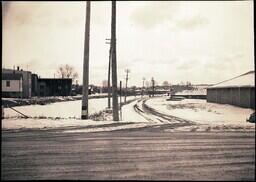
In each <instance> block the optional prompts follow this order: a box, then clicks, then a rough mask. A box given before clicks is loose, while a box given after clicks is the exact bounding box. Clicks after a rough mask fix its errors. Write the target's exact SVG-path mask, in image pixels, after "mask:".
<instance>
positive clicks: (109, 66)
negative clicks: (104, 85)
mask: <svg viewBox="0 0 256 182" xmlns="http://www.w3.org/2000/svg"><path fill="white" fill-rule="evenodd" d="M106 40H110V39H106ZM106 44H110V47H109V62H108V108H110V107H111V104H110V96H111V93H110V75H111V74H110V73H111V71H110V70H111V54H112V52H111V42H106Z"/></svg>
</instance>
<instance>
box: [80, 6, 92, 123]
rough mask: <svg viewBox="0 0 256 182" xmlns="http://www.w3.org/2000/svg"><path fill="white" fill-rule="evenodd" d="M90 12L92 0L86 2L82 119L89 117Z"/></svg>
mask: <svg viewBox="0 0 256 182" xmlns="http://www.w3.org/2000/svg"><path fill="white" fill-rule="evenodd" d="M90 13H91V2H90V1H87V2H86V22H85V37H84V67H83V97H82V117H81V119H88V88H89V87H88V85H89V43H90V41H89V40H90V38H89V37H90Z"/></svg>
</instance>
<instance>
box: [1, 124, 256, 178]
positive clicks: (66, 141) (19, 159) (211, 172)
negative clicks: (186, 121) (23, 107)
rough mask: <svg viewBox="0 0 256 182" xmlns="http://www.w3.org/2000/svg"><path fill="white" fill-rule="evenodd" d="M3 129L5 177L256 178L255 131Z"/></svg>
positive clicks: (3, 171) (150, 128)
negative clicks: (70, 131) (82, 131)
mask: <svg viewBox="0 0 256 182" xmlns="http://www.w3.org/2000/svg"><path fill="white" fill-rule="evenodd" d="M165 126H166V127H168V124H166V125H161V129H159V127H158V128H154V127H149V128H144V129H129V130H121V131H112V132H99V133H62V131H61V130H60V131H56V130H55V131H50V130H48V131H36V130H31V131H19V132H14V131H3V132H2V156H1V157H2V163H1V179H3V180H7V179H103V180H104V179H149V180H150V179H153V180H164V179H166V180H255V132H217V133H215V132H173V133H170V132H165V131H164V130H162V129H163V128H164V127H165Z"/></svg>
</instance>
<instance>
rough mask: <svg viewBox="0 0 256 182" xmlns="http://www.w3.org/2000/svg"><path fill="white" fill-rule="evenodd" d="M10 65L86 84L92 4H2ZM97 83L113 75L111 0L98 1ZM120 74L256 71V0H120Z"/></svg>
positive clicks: (94, 25) (212, 76)
mask: <svg viewBox="0 0 256 182" xmlns="http://www.w3.org/2000/svg"><path fill="white" fill-rule="evenodd" d="M2 7H3V11H2V12H3V41H2V50H3V52H2V53H3V57H2V61H3V63H2V64H3V67H5V68H13V65H15V66H18V65H19V66H20V67H21V68H23V69H24V70H26V69H27V67H28V69H29V70H31V71H32V72H34V73H37V74H39V75H40V76H41V77H53V76H54V73H56V69H57V67H58V66H59V65H61V64H70V65H73V66H74V67H75V69H76V70H77V71H78V73H79V83H81V82H82V66H83V48H84V29H85V13H86V2H49V1H48V2H39V1H37V2H36V1H35V2H29V1H27V2H15V1H12V2H3V6H2ZM90 31H91V32H90V62H89V66H90V78H89V80H90V84H96V85H100V86H101V85H102V81H103V80H106V79H107V73H108V72H107V69H108V54H109V45H108V44H105V39H106V38H110V32H111V2H91V29H90ZM116 31H117V67H118V80H122V81H124V78H125V72H124V70H125V69H127V68H128V69H130V70H131V73H130V76H129V77H130V80H129V82H128V83H129V85H137V86H141V85H142V78H143V77H145V78H146V79H147V80H150V79H151V78H152V77H154V78H155V80H156V81H157V82H158V83H159V84H162V82H163V81H165V80H166V81H168V82H170V83H171V84H175V83H179V82H181V81H184V82H186V81H190V82H192V84H198V83H206V84H207V83H208V84H212V83H217V82H220V81H223V80H226V79H229V78H232V77H234V76H237V75H239V74H243V73H245V72H247V71H250V70H254V34H253V31H254V29H253V1H242V2H240V1H224V2H214V1H206V2H202V1H200V2H196V1H191V2H188V1H186V2H174V1H169V2H168V1H167V2H166V1H163V2H161V1H156V2H152V1H148V2H146V1H145V2H143V1H139V2H133V1H127V2H117V30H116Z"/></svg>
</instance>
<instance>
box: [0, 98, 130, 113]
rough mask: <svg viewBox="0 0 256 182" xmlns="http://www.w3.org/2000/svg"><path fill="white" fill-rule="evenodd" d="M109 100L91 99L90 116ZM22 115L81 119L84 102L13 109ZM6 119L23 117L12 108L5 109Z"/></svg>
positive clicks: (103, 107) (103, 106)
mask: <svg viewBox="0 0 256 182" xmlns="http://www.w3.org/2000/svg"><path fill="white" fill-rule="evenodd" d="M131 99H134V97H133V96H131V97H127V101H129V100H131ZM107 102H108V100H107V98H98V99H89V114H90V115H91V114H95V113H97V112H100V111H102V110H104V109H105V108H106V107H107V104H108V103H107ZM13 108H14V109H16V110H18V111H20V112H21V113H23V114H25V115H27V116H30V117H53V118H56V117H59V118H80V117H81V108H82V100H76V101H67V102H56V103H52V104H47V105H29V106H18V107H13ZM4 116H5V118H13V117H18V116H21V115H20V114H19V113H17V112H15V111H14V110H12V109H10V108H5V109H4Z"/></svg>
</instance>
